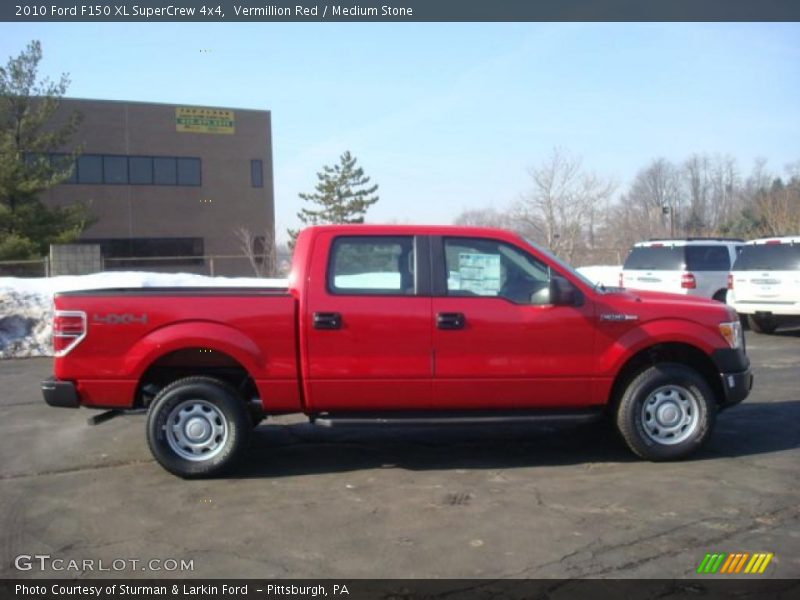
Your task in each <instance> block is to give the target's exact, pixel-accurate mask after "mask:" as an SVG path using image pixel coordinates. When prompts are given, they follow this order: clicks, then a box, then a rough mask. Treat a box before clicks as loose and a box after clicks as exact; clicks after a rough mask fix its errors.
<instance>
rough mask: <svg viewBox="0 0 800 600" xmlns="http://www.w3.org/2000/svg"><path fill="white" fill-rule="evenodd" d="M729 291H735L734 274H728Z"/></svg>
mask: <svg viewBox="0 0 800 600" xmlns="http://www.w3.org/2000/svg"><path fill="white" fill-rule="evenodd" d="M728 289H729V290H732V289H733V273H728Z"/></svg>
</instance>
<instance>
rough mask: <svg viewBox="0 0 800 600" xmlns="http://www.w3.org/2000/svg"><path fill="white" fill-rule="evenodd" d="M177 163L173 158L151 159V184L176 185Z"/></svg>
mask: <svg viewBox="0 0 800 600" xmlns="http://www.w3.org/2000/svg"><path fill="white" fill-rule="evenodd" d="M177 163H178V161H177V160H176V159H174V158H163V157H158V156H157V157H155V158H154V159H153V183H155V184H156V185H177V184H178V164H177Z"/></svg>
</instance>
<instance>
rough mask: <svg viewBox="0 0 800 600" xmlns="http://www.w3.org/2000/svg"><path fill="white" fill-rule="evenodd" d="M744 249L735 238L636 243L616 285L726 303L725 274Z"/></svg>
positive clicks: (726, 285) (742, 242) (741, 242)
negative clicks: (699, 297)
mask: <svg viewBox="0 0 800 600" xmlns="http://www.w3.org/2000/svg"><path fill="white" fill-rule="evenodd" d="M743 246H744V240H740V239H734V238H685V239H670V240H650V241H648V242H639V243H638V244H634V246H633V248H631V251H630V253H629V254H628V257H627V258H626V259H625V263H624V264H623V266H622V273H621V274H620V280H619V285H620V287H627V288H631V289H636V290H653V291H658V292H669V293H672V294H685V295H688V296H701V297H703V298H713V299H714V300H717V301H718V302H725V297H726V295H727V288H728V273H730V270H731V265H733V263H734V261H735V260H736V256H737V255H738V253H739V252H740V251H741V249H742V247H743Z"/></svg>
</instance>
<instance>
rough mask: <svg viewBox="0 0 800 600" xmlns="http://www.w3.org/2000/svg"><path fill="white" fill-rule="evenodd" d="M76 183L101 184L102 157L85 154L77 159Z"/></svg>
mask: <svg viewBox="0 0 800 600" xmlns="http://www.w3.org/2000/svg"><path fill="white" fill-rule="evenodd" d="M78 183H103V157H102V156H97V155H94V154H86V155H84V156H81V157H80V158H78Z"/></svg>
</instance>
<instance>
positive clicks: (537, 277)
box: [444, 238, 550, 304]
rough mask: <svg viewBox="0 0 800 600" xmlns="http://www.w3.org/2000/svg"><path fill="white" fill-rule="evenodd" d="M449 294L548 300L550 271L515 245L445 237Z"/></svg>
mask: <svg viewBox="0 0 800 600" xmlns="http://www.w3.org/2000/svg"><path fill="white" fill-rule="evenodd" d="M444 250H445V261H446V270H447V295H448V296H488V297H498V298H506V299H507V300H510V301H511V302H514V303H516V304H549V302H550V294H549V290H550V271H549V269H548V267H547V265H545V264H544V263H541V262H539V261H538V260H536V259H534V258H533V257H531V256H529V255H528V254H526V253H524V252H522V251H521V250H518V249H517V248H514V247H513V246H511V245H509V244H506V243H503V242H498V241H494V240H485V239H479V238H445V240H444Z"/></svg>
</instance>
